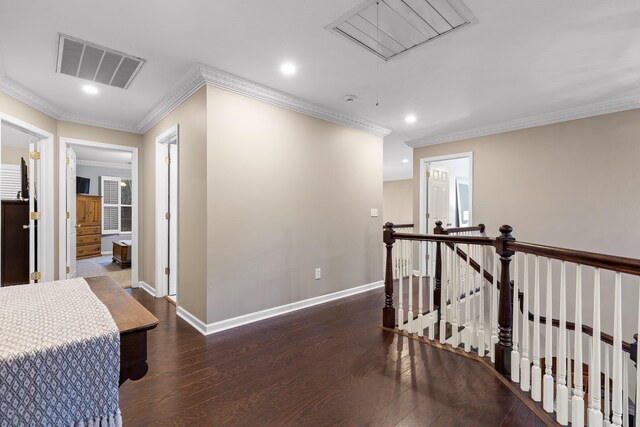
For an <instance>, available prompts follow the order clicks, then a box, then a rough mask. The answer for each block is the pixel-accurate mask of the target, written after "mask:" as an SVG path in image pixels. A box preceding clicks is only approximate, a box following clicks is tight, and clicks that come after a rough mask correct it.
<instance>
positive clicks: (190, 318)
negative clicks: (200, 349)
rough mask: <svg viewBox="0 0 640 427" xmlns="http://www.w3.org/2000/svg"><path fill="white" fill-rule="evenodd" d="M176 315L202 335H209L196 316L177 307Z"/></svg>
mask: <svg viewBox="0 0 640 427" xmlns="http://www.w3.org/2000/svg"><path fill="white" fill-rule="evenodd" d="M176 314H177V315H178V317H180V318H182V319H183V320H184V321H185V322H187V323H188V324H190V325H191V326H193V327H194V328H195V329H196V330H197V331H198V332H200V333H201V334H202V335H209V334H208V333H207V325H206V324H205V323H204V322H203V321H201V320H200V319H198V318H197V317H196V316H194V315H193V314H191V313H189V312H188V311H187V310H185V309H184V308H182V307H180V306H178V307H177V308H176Z"/></svg>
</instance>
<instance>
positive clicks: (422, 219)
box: [418, 151, 474, 274]
mask: <svg viewBox="0 0 640 427" xmlns="http://www.w3.org/2000/svg"><path fill="white" fill-rule="evenodd" d="M456 159H469V206H470V208H471V209H470V212H469V224H472V225H473V211H474V209H473V152H472V151H468V152H465V153H455V154H445V155H442V156H434V157H423V158H420V163H419V164H420V197H419V199H420V205H419V207H418V211H419V214H418V215H419V216H418V218H419V221H418V226H419V233H421V234H432V233H433V230H427V201H428V200H429V197H428V194H427V191H428V189H429V186H428V185H427V184H428V183H427V168H428V167H429V163H433V162H441V161H445V160H456ZM424 261H425V260H420V271H421V272H422V273H423V274H426V271H427V266H426V264H425V262H424Z"/></svg>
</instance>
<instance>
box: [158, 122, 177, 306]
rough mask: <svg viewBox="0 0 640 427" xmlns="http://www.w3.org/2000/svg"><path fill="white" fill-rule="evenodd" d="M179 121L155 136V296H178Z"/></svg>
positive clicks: (175, 300)
mask: <svg viewBox="0 0 640 427" xmlns="http://www.w3.org/2000/svg"><path fill="white" fill-rule="evenodd" d="M178 144H179V129H178V125H176V126H173V127H171V128H170V129H168V130H167V131H165V132H163V133H162V134H160V135H159V136H158V137H157V138H156V268H157V271H156V278H157V279H156V296H158V297H162V296H166V297H168V298H169V299H170V300H171V301H173V302H174V303H176V304H177V298H178V215H179V212H178V164H179V162H178Z"/></svg>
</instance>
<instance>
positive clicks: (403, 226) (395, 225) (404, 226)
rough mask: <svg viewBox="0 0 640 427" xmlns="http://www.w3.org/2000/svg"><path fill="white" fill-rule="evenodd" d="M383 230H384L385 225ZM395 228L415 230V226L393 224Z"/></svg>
mask: <svg viewBox="0 0 640 427" xmlns="http://www.w3.org/2000/svg"><path fill="white" fill-rule="evenodd" d="M382 228H384V225H383V226H382ZM393 228H413V224H393Z"/></svg>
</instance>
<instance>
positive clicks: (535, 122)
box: [406, 97, 640, 148]
mask: <svg viewBox="0 0 640 427" xmlns="http://www.w3.org/2000/svg"><path fill="white" fill-rule="evenodd" d="M635 108H640V98H638V97H630V98H620V99H617V100H613V101H607V102H601V103H597V104H590V105H585V106H581V107H574V108H568V109H566V110H561V111H556V112H552V113H544V114H539V115H536V116H530V117H525V118H523V119H516V120H510V121H505V122H502V123H496V124H492V125H488V126H480V127H477V128H473V129H466V130H463V131H459V132H453V133H449V134H444V135H435V136H427V137H422V138H416V139H412V140H410V141H407V142H406V144H407V145H408V146H409V147H412V148H418V147H426V146H428V145H436V144H444V143H447V142H454V141H462V140H465V139H471V138H480V137H483V136H488V135H495V134H498V133H504V132H510V131H514V130H520V129H528V128H533V127H537V126H545V125H550V124H554V123H561V122H567V121H570V120H578V119H584V118H587V117H595V116H601V115H603V114H610V113H617V112H620V111H626V110H633V109H635Z"/></svg>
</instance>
